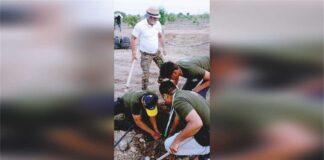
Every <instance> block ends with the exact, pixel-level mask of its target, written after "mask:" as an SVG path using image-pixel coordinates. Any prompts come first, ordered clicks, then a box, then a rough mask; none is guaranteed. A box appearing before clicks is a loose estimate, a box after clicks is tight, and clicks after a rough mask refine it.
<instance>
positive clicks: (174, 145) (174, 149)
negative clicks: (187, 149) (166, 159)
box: [169, 141, 180, 154]
mask: <svg viewBox="0 0 324 160" xmlns="http://www.w3.org/2000/svg"><path fill="white" fill-rule="evenodd" d="M179 145H180V142H177V141H173V142H172V144H171V146H170V148H169V149H170V152H171V154H174V153H177V152H178V149H179Z"/></svg>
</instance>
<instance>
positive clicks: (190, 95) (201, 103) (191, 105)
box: [173, 90, 210, 129]
mask: <svg viewBox="0 0 324 160" xmlns="http://www.w3.org/2000/svg"><path fill="white" fill-rule="evenodd" d="M174 94H175V95H174V99H173V107H174V109H175V111H176V112H177V114H178V115H179V117H180V120H181V121H183V122H185V118H186V117H187V115H188V114H189V112H191V111H192V110H193V109H194V110H196V112H197V113H198V115H199V116H200V118H201V120H202V121H203V127H204V128H207V129H209V124H210V108H209V103H208V102H207V101H206V100H205V99H204V98H203V97H202V96H200V95H199V94H197V93H196V92H193V91H187V90H177V91H176V92H175V93H174Z"/></svg>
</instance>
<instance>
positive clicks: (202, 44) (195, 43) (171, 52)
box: [114, 19, 209, 159]
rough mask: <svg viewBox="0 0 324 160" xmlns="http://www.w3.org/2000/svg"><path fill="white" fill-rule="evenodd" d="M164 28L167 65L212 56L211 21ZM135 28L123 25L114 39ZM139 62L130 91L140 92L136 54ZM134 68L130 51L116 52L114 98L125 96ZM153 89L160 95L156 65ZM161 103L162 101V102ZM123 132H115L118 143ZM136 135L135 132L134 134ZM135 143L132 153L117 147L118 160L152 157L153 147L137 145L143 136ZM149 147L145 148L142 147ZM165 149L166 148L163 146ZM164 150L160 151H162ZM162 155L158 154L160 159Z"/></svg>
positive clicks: (183, 21) (176, 23) (180, 21)
mask: <svg viewBox="0 0 324 160" xmlns="http://www.w3.org/2000/svg"><path fill="white" fill-rule="evenodd" d="M162 27H163V30H164V37H165V50H166V52H167V55H166V56H165V61H173V62H176V61H177V60H180V59H183V58H186V57H192V56H201V55H209V21H208V19H205V20H202V21H199V23H193V22H192V21H190V20H187V19H177V20H176V21H174V22H170V23H166V24H165V25H164V26H162ZM131 32H132V28H131V27H129V26H127V25H125V24H123V25H122V31H121V32H119V30H118V31H117V30H115V36H128V37H130V36H131ZM137 57H138V59H139V60H138V61H136V63H135V67H134V71H133V76H132V79H131V83H130V90H141V86H142V84H141V76H142V69H141V67H140V54H139V53H138V54H137ZM130 68H131V50H130V49H118V50H115V52H114V98H115V99H116V98H117V97H120V96H122V95H123V94H124V93H125V88H126V87H125V84H126V81H127V77H128V74H129V70H130ZM150 73H151V75H150V85H149V89H151V90H154V91H156V92H157V93H158V83H157V79H158V74H159V69H158V67H157V66H156V65H155V63H154V62H152V64H151V68H150ZM183 82H184V79H181V80H180V84H179V87H181V85H183ZM159 101H162V100H161V98H160V100H159ZM122 133H123V132H121V131H115V133H114V134H115V141H117V140H118V138H119V137H120V136H121V134H122ZM132 133H133V132H132ZM133 135H135V136H133V137H135V138H132V137H129V138H131V139H132V140H128V141H129V149H126V150H125V151H121V150H120V149H118V147H116V148H115V151H114V154H115V159H138V158H140V157H144V156H152V155H150V154H149V153H148V152H147V149H148V148H152V147H149V146H151V144H145V142H144V144H142V145H141V146H139V145H138V144H141V143H140V142H138V140H139V139H140V138H139V137H141V135H140V134H138V135H136V134H135V133H133ZM126 139H127V138H126ZM153 145H156V144H153ZM142 146H146V147H142ZM161 146H162V148H163V145H162V144H161ZM160 148H161V147H160ZM161 154H163V153H157V155H161Z"/></svg>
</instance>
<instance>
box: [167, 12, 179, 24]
mask: <svg viewBox="0 0 324 160" xmlns="http://www.w3.org/2000/svg"><path fill="white" fill-rule="evenodd" d="M176 19H177V16H176V15H175V14H173V13H170V14H167V20H168V22H174V21H175V20H176Z"/></svg>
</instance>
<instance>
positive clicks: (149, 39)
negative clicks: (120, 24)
mask: <svg viewBox="0 0 324 160" xmlns="http://www.w3.org/2000/svg"><path fill="white" fill-rule="evenodd" d="M159 32H160V33H162V27H161V23H160V22H159V21H157V22H156V23H155V24H154V25H153V26H151V25H149V24H148V22H147V20H146V18H145V19H143V20H141V21H140V22H138V23H137V24H136V25H135V27H134V30H133V32H132V35H133V36H135V37H136V38H139V50H140V51H143V52H147V53H152V54H154V53H157V50H158V48H159V35H158V33H159Z"/></svg>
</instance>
